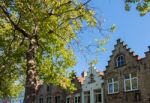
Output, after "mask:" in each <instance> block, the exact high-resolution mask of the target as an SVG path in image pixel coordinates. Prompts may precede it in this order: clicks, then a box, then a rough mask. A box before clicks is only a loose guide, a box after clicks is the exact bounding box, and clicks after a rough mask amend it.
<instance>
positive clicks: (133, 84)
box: [132, 78, 138, 89]
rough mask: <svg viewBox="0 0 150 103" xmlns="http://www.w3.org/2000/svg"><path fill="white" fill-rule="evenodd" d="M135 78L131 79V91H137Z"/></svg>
mask: <svg viewBox="0 0 150 103" xmlns="http://www.w3.org/2000/svg"><path fill="white" fill-rule="evenodd" d="M137 85H138V84H137V78H134V79H132V89H137Z"/></svg>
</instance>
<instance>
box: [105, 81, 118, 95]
mask: <svg viewBox="0 0 150 103" xmlns="http://www.w3.org/2000/svg"><path fill="white" fill-rule="evenodd" d="M109 79H112V82H111V83H109V82H108V80H107V84H108V85H107V90H108V94H115V93H119V81H118V80H117V81H114V78H109ZM117 79H118V78H117ZM115 83H117V84H118V91H116V92H115V88H114V84H115ZM110 84H112V89H113V92H112V93H110V91H109V85H110Z"/></svg>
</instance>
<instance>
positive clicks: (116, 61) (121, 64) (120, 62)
mask: <svg viewBox="0 0 150 103" xmlns="http://www.w3.org/2000/svg"><path fill="white" fill-rule="evenodd" d="M121 57H123V59H120V60H118V59H119V58H121ZM122 62H123V63H122ZM115 64H116V67H122V66H124V65H125V56H124V55H123V54H120V55H118V56H117V57H116V59H115Z"/></svg>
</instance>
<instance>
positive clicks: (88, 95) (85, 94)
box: [84, 91, 91, 103]
mask: <svg viewBox="0 0 150 103" xmlns="http://www.w3.org/2000/svg"><path fill="white" fill-rule="evenodd" d="M90 95H91V93H90V91H86V92H84V103H88V102H86V98H89V99H90V101H89V102H90V103H91V98H90Z"/></svg>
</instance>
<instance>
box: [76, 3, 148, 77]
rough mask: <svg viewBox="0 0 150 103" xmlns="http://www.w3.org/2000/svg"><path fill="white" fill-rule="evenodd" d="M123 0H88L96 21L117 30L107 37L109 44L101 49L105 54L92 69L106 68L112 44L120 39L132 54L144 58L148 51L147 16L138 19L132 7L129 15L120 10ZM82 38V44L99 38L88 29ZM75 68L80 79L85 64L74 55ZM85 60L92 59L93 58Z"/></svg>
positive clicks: (79, 54)
mask: <svg viewBox="0 0 150 103" xmlns="http://www.w3.org/2000/svg"><path fill="white" fill-rule="evenodd" d="M123 1H124V0H92V2H91V3H90V6H91V7H92V8H94V10H96V13H97V17H98V19H100V20H102V21H104V23H103V25H104V27H110V26H111V25H112V24H116V26H117V30H116V32H115V33H113V34H111V39H110V41H109V42H108V43H107V44H106V45H105V46H104V47H105V49H106V52H104V53H99V55H98V58H99V62H98V64H97V65H96V67H97V68H98V69H99V70H101V71H103V70H105V66H107V61H108V60H109V56H110V55H111V54H112V50H113V49H114V45H115V44H116V40H117V39H118V38H121V39H122V40H123V41H124V42H125V43H126V44H128V47H130V48H131V49H132V50H133V51H135V53H136V54H138V55H139V56H141V57H144V52H146V51H148V48H147V46H149V45H150V13H148V14H147V15H146V16H143V17H140V16H139V12H137V11H136V10H135V8H134V7H132V9H131V11H129V12H127V11H125V10H124V2H123ZM80 34H81V37H82V36H83V39H82V41H81V42H82V43H83V44H87V43H89V42H93V40H95V38H97V37H100V36H101V34H100V33H99V32H98V30H96V29H88V30H85V31H84V32H82V33H80ZM76 57H77V64H76V66H75V67H74V69H75V71H77V74H78V75H80V74H81V72H82V71H83V70H87V68H88V62H87V61H86V59H85V58H84V57H83V54H82V53H80V52H78V51H76ZM87 57H89V58H94V57H95V55H94V54H89V55H88V56H87Z"/></svg>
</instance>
